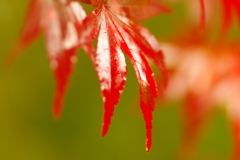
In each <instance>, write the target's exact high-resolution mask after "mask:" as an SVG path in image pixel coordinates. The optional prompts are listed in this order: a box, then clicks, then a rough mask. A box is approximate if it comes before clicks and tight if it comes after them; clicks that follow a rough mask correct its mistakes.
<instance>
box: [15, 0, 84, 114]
mask: <svg viewBox="0 0 240 160" xmlns="http://www.w3.org/2000/svg"><path fill="white" fill-rule="evenodd" d="M85 16H86V15H85V12H84V10H83V8H82V7H81V6H80V4H79V3H78V2H76V1H73V0H68V1H66V2H62V1H58V0H45V1H44V0H31V1H30V5H29V8H28V11H27V17H26V19H25V23H24V26H23V29H22V32H21V35H20V38H19V42H18V43H17V45H16V47H15V48H14V51H16V50H17V51H18V50H22V49H23V48H25V47H26V46H28V45H30V43H32V42H33V41H34V40H35V39H36V37H37V36H38V35H39V33H40V32H43V33H44V36H45V42H46V48H47V52H48V57H49V61H50V62H49V63H50V67H51V69H52V70H53V72H54V75H55V79H56V83H57V84H56V93H55V99H54V105H53V106H54V115H55V117H56V118H58V117H60V115H61V112H62V103H63V98H64V95H65V92H66V88H67V85H68V81H69V77H70V75H71V73H72V70H73V66H74V63H75V61H76V49H77V44H78V36H77V30H78V29H79V27H80V26H81V23H82V20H83V19H84V18H85ZM13 53H14V54H16V52H13Z"/></svg>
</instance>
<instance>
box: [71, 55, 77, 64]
mask: <svg viewBox="0 0 240 160" xmlns="http://www.w3.org/2000/svg"><path fill="white" fill-rule="evenodd" d="M70 61H71V62H72V63H73V64H76V63H77V61H78V58H77V56H72V57H71V58H70Z"/></svg>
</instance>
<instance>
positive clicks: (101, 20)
mask: <svg viewBox="0 0 240 160" xmlns="http://www.w3.org/2000/svg"><path fill="white" fill-rule="evenodd" d="M88 2H89V3H90V1H88ZM98 2H99V1H98ZM125 2H127V1H125ZM128 2H131V1H128ZM153 3H154V4H155V2H153V1H150V2H148V3H146V4H145V5H144V7H146V8H145V9H147V10H149V11H150V12H149V14H150V15H148V14H147V13H148V12H144V13H146V15H144V16H139V17H138V18H139V19H143V18H146V17H149V16H153V15H155V14H156V13H157V12H158V13H161V12H162V6H161V5H158V6H157V5H156V4H157V3H156V4H155V5H153ZM131 5H132V4H131ZM131 5H124V6H123V5H122V2H119V1H114V0H112V1H108V2H107V3H104V2H103V1H102V3H100V4H99V3H98V8H97V9H95V10H93V11H92V12H91V13H90V14H89V15H88V16H87V18H86V19H85V20H84V21H83V25H82V27H81V28H80V30H79V37H80V40H79V43H80V45H86V44H92V42H93V40H94V39H95V38H97V40H98V43H97V48H96V54H95V53H90V54H91V55H93V54H94V55H95V56H94V61H93V63H94V64H95V68H96V71H97V74H98V78H99V80H100V84H101V90H102V97H103V101H104V111H105V112H104V116H103V126H102V136H104V135H106V133H107V131H108V129H109V125H110V123H111V117H112V116H113V112H114V108H115V106H116V105H117V104H118V101H119V98H120V95H121V93H122V91H123V89H124V86H125V81H126V72H127V69H126V62H125V56H124V54H123V52H122V51H124V52H125V53H126V55H127V56H128V57H129V58H130V61H131V63H132V65H133V67H134V69H135V72H136V75H137V79H138V82H139V85H140V106H141V109H142V113H143V117H144V120H145V122H146V130H147V133H146V135H147V141H146V149H147V151H149V150H150V147H151V144H152V135H151V129H152V112H153V110H154V98H155V97H156V96H157V88H156V83H155V80H154V78H153V76H154V74H153V72H152V70H151V68H150V66H149V64H148V62H147V60H146V58H145V56H147V57H148V58H150V59H151V60H152V61H153V62H154V63H155V64H156V66H157V67H158V68H159V69H160V70H161V71H162V72H163V74H164V76H165V77H167V76H166V69H165V65H164V62H163V54H162V51H161V49H160V47H159V44H158V42H157V40H156V39H155V38H154V36H153V35H151V34H150V32H149V31H148V30H147V29H146V28H144V27H143V26H141V25H140V24H138V23H136V22H133V21H131V20H130V19H129V18H136V15H134V14H133V12H132V9H133V10H136V8H139V9H140V10H141V8H142V9H143V6H142V5H137V6H138V7H136V6H135V7H133V8H132V7H131ZM152 7H154V8H155V11H154V12H155V14H153V12H151V8H152ZM157 7H159V10H156V8H157ZM122 8H126V9H127V10H128V12H127V13H131V14H125V13H126V10H125V9H122ZM145 9H144V10H145ZM124 15H125V16H124ZM128 17H129V18H128ZM165 83H166V81H165Z"/></svg>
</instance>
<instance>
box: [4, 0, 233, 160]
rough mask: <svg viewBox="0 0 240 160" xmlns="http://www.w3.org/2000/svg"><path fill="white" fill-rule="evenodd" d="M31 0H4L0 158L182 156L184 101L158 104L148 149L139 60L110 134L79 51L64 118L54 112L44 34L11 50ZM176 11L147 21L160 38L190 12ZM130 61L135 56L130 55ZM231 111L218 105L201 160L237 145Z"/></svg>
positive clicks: (155, 159)
mask: <svg viewBox="0 0 240 160" xmlns="http://www.w3.org/2000/svg"><path fill="white" fill-rule="evenodd" d="M27 4H28V1H26V0H25V1H24V0H23V1H16V0H0V46H1V47H0V53H1V54H0V62H1V67H0V160H68V159H71V160H123V159H124V160H133V159H138V160H148V159H149V160H150V159H151V160H176V159H184V158H179V156H178V154H177V153H178V149H179V145H180V142H181V136H182V121H181V118H180V117H181V114H180V112H179V111H180V109H179V107H181V103H180V102H172V103H171V104H168V105H164V106H163V105H157V106H156V111H155V112H154V121H153V125H154V129H153V145H152V149H151V152H150V153H146V151H145V127H144V126H145V125H144V121H143V118H142V115H141V111H140V107H139V102H138V101H139V100H138V94H139V93H138V91H139V86H138V84H137V80H136V77H135V74H134V71H133V68H132V66H131V65H129V67H128V68H129V72H128V78H127V79H128V81H127V84H126V88H125V91H124V93H123V95H122V97H121V101H120V103H119V105H118V106H117V108H116V111H115V115H114V117H113V120H112V125H111V127H110V130H109V132H108V134H107V136H106V137H104V138H102V137H101V136H100V131H101V121H102V113H103V109H102V105H103V103H102V100H101V97H100V89H99V83H98V79H97V76H96V74H95V71H94V68H93V66H92V64H91V62H90V60H89V58H88V57H87V56H86V54H85V53H84V52H83V51H82V50H80V51H79V55H78V57H79V61H78V63H77V66H76V69H75V73H74V75H73V77H72V79H71V84H70V87H69V90H68V94H67V96H66V99H65V104H64V112H63V116H62V118H61V119H60V120H58V121H56V120H54V119H53V117H52V109H51V107H52V100H53V93H54V81H53V76H52V73H51V70H50V69H49V64H48V61H47V55H46V50H45V47H44V42H43V37H42V36H41V37H39V38H38V39H37V40H36V41H35V42H34V43H33V44H32V45H31V46H29V47H28V48H27V49H26V50H24V51H23V52H22V55H21V56H20V58H19V59H18V60H17V61H16V63H14V65H13V66H11V67H6V66H5V65H4V58H5V56H6V55H7V53H8V52H9V50H10V49H11V47H12V45H13V44H14V42H15V41H16V39H17V37H18V35H19V32H20V29H21V25H22V24H23V19H24V15H25V11H26V8H27ZM172 7H173V8H175V9H176V10H175V11H174V12H173V14H171V15H162V16H158V17H155V18H152V19H149V20H146V21H144V22H143V24H144V25H145V26H147V27H148V28H149V30H151V31H152V32H153V33H154V34H155V35H156V36H157V37H160V39H164V38H167V37H168V36H171V35H172V30H174V28H176V26H181V24H184V20H186V15H185V14H186V13H185V11H184V8H183V5H181V4H175V5H174V6H172ZM128 64H129V63H128ZM231 145H232V139H231V137H230V131H229V126H228V123H227V121H226V118H225V112H224V111H223V110H218V111H217V112H216V113H215V114H214V117H212V119H211V123H209V124H208V125H207V126H206V129H205V131H203V132H202V134H201V139H200V142H199V145H198V147H197V158H196V159H198V160H214V159H215V160H225V159H227V158H228V157H229V155H230V151H231V149H232V147H231Z"/></svg>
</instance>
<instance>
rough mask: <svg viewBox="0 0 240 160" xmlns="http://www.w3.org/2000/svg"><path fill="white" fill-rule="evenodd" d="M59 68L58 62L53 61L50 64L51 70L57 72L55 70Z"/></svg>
mask: <svg viewBox="0 0 240 160" xmlns="http://www.w3.org/2000/svg"><path fill="white" fill-rule="evenodd" d="M57 67H58V62H57V61H56V60H52V61H51V62H50V68H51V69H52V70H55V69H57Z"/></svg>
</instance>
